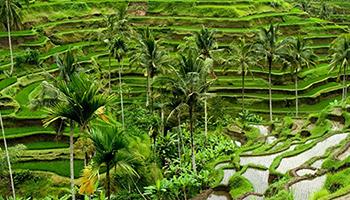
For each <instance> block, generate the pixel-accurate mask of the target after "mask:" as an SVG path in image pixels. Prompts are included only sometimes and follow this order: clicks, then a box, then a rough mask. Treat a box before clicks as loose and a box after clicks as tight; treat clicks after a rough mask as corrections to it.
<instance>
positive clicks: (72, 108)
mask: <svg viewBox="0 0 350 200" xmlns="http://www.w3.org/2000/svg"><path fill="white" fill-rule="evenodd" d="M52 88H53V89H56V91H57V92H58V93H59V99H60V101H59V102H58V103H55V104H54V105H53V106H52V107H51V108H50V109H48V117H47V119H46V120H45V126H48V125H49V124H51V123H52V122H54V121H56V120H62V119H63V120H68V121H69V124H70V170H71V177H70V178H71V189H72V198H73V199H75V192H74V163H73V162H74V144H73V143H74V124H75V123H77V124H78V125H79V127H80V129H81V130H86V129H88V123H89V122H90V121H91V120H92V119H93V117H94V116H95V113H96V112H97V111H98V110H100V109H101V108H103V107H104V106H106V105H107V103H108V102H109V101H110V98H111V97H106V96H105V95H103V94H100V93H99V91H100V88H99V87H97V86H96V85H95V83H94V82H93V81H91V80H89V78H88V77H86V76H84V75H83V74H76V73H75V74H72V75H71V77H70V81H69V82H65V81H63V80H58V81H57V82H56V83H55V85H54V86H52Z"/></svg>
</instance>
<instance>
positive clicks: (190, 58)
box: [168, 52, 211, 173]
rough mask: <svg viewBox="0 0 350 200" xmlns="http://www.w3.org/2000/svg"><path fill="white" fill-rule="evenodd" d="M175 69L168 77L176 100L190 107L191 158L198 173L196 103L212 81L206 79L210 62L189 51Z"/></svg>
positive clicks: (182, 56)
mask: <svg viewBox="0 0 350 200" xmlns="http://www.w3.org/2000/svg"><path fill="white" fill-rule="evenodd" d="M173 70H174V71H173V72H174V74H175V77H168V81H169V83H170V87H171V88H172V89H171V90H172V91H173V95H174V99H175V101H177V102H178V104H179V106H181V105H186V106H187V107H188V114H189V118H190V128H189V129H190V140H191V142H190V143H191V160H192V168H193V171H194V172H195V173H196V172H197V169H196V160H195V145H194V132H195V126H194V125H195V113H196V105H198V104H199V102H200V100H201V97H202V96H203V95H204V94H205V91H207V89H208V87H209V85H210V83H211V82H207V81H206V76H207V74H208V64H207V63H206V62H205V61H203V60H202V59H201V58H199V57H198V56H197V55H196V53H194V52H189V53H188V55H187V56H184V55H181V56H180V60H179V66H178V68H177V69H173ZM177 109H178V108H177Z"/></svg>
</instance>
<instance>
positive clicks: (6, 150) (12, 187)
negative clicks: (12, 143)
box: [0, 112, 16, 199]
mask: <svg viewBox="0 0 350 200" xmlns="http://www.w3.org/2000/svg"><path fill="white" fill-rule="evenodd" d="M0 125H1V132H2V138H3V139H4V146H5V152H6V160H7V165H8V168H9V173H10V181H11V189H12V195H13V199H16V192H15V184H14V182H13V176H12V168H11V162H10V155H9V151H8V148H7V142H6V136H5V129H4V124H3V122H2V116H1V112H0Z"/></svg>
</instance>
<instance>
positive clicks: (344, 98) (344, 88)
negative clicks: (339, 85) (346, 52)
mask: <svg viewBox="0 0 350 200" xmlns="http://www.w3.org/2000/svg"><path fill="white" fill-rule="evenodd" d="M343 69H344V72H343V95H342V100H343V101H345V100H346V95H347V94H346V93H347V84H346V66H345V65H344V66H343Z"/></svg>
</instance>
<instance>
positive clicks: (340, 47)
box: [330, 35, 350, 101]
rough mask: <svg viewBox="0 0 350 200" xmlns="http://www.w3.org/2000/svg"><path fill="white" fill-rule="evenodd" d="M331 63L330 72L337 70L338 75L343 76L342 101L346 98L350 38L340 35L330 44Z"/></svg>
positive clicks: (349, 61)
mask: <svg viewBox="0 0 350 200" xmlns="http://www.w3.org/2000/svg"><path fill="white" fill-rule="evenodd" d="M330 52H331V57H332V60H331V63H330V67H331V69H330V71H333V70H335V69H336V68H338V75H339V76H340V75H341V74H343V93H342V100H343V101H344V100H345V99H346V97H347V83H346V79H347V75H346V73H347V71H348V67H349V63H350V36H349V35H341V36H339V37H338V38H337V39H335V40H334V41H333V42H332V45H331V49H330Z"/></svg>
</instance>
